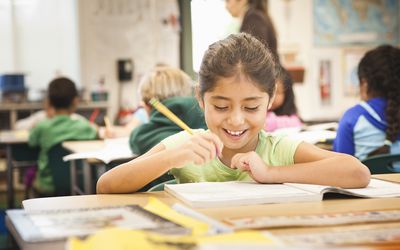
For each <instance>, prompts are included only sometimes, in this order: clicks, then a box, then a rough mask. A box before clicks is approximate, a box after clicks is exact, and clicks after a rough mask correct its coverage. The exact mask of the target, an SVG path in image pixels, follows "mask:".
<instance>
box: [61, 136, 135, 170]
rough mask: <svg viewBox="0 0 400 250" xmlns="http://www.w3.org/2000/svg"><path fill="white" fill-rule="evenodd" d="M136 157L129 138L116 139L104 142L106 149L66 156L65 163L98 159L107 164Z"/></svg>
mask: <svg viewBox="0 0 400 250" xmlns="http://www.w3.org/2000/svg"><path fill="white" fill-rule="evenodd" d="M134 157H135V155H134V154H133V153H132V151H131V149H130V147H129V138H128V137H124V138H116V139H106V140H104V147H102V148H100V149H97V150H90V151H85V152H78V153H72V154H69V155H66V156H64V157H63V160H64V161H71V160H79V159H97V160H100V161H102V162H104V163H105V164H108V163H110V162H112V161H114V160H124V159H132V158H134Z"/></svg>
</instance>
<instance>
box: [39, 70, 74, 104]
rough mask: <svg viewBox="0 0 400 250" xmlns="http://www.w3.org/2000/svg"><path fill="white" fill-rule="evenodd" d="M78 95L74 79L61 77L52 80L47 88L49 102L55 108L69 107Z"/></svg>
mask: <svg viewBox="0 0 400 250" xmlns="http://www.w3.org/2000/svg"><path fill="white" fill-rule="evenodd" d="M77 96H78V90H77V89H76V86H75V84H74V82H73V81H71V80H70V79H68V78H65V77H60V78H56V79H54V80H52V81H51V82H50V83H49V87H48V89H47V97H48V100H49V103H50V105H51V106H52V107H54V108H55V109H68V108H70V107H71V106H72V104H73V100H74V99H75V98H76V97H77Z"/></svg>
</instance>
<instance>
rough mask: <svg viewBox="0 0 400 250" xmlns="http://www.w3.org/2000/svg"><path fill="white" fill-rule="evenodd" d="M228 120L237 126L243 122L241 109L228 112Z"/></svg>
mask: <svg viewBox="0 0 400 250" xmlns="http://www.w3.org/2000/svg"><path fill="white" fill-rule="evenodd" d="M228 122H229V124H231V125H234V126H237V125H242V124H243V123H244V116H243V114H242V112H241V111H239V110H238V111H232V112H231V113H230V114H229V118H228Z"/></svg>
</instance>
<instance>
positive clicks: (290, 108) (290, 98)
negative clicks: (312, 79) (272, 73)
mask: <svg viewBox="0 0 400 250" xmlns="http://www.w3.org/2000/svg"><path fill="white" fill-rule="evenodd" d="M277 68H278V70H277V73H278V77H277V80H279V81H281V82H282V84H283V89H284V91H285V93H284V95H285V99H284V101H283V104H282V106H280V107H278V108H277V109H275V110H274V113H275V114H276V115H295V114H297V108H296V104H295V98H294V92H293V81H292V77H291V76H290V74H289V72H288V71H287V70H286V69H285V68H284V67H283V66H282V65H280V64H278V65H277Z"/></svg>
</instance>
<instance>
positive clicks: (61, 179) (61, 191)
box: [48, 143, 71, 196]
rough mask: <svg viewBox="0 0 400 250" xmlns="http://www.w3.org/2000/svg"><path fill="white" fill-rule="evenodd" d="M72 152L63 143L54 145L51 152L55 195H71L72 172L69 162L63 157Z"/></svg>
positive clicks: (49, 155) (49, 153)
mask: <svg viewBox="0 0 400 250" xmlns="http://www.w3.org/2000/svg"><path fill="white" fill-rule="evenodd" d="M68 154H70V152H69V151H68V150H66V149H65V148H64V147H63V146H62V144H61V143H60V144H57V145H55V146H53V147H52V148H51V149H50V150H49V152H48V157H49V166H50V171H51V176H52V177H53V181H54V187H55V193H54V195H55V196H62V195H71V174H70V167H69V162H65V161H64V160H63V157H64V156H66V155H68Z"/></svg>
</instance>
